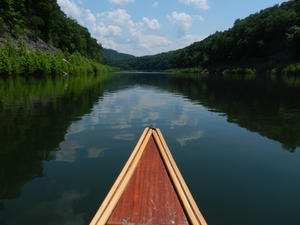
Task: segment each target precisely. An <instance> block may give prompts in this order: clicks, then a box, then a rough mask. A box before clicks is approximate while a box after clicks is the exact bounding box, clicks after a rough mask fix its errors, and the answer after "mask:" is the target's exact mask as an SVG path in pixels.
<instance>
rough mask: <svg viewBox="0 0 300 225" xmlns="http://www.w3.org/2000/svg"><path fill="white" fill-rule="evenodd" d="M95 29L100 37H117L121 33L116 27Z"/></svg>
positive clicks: (109, 26)
mask: <svg viewBox="0 0 300 225" xmlns="http://www.w3.org/2000/svg"><path fill="white" fill-rule="evenodd" d="M96 29H97V30H96V32H98V33H99V35H101V36H111V35H113V36H118V35H120V34H121V33H122V29H121V28H120V27H119V26H116V25H108V26H98V27H97V28H96Z"/></svg>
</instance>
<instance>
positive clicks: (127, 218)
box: [108, 137, 189, 225]
mask: <svg viewBox="0 0 300 225" xmlns="http://www.w3.org/2000/svg"><path fill="white" fill-rule="evenodd" d="M108 223H123V224H126V223H144V224H169V225H173V224H177V225H186V224H189V223H188V220H187V218H186V216H185V213H184V210H183V209H182V206H181V204H180V201H179V199H178V196H177V194H176V192H175V190H174V187H173V185H172V182H171V180H170V178H169V176H168V173H167V171H166V168H165V166H164V163H163V161H162V159H161V156H160V154H159V151H158V149H157V146H156V143H155V141H154V140H153V137H151V138H150V139H149V142H148V144H147V146H146V148H145V151H144V153H143V155H142V157H141V160H140V162H139V163H138V165H137V168H136V170H135V172H134V174H133V176H132V178H131V180H130V181H129V183H128V185H127V187H126V189H125V191H124V192H123V194H122V196H121V198H120V200H119V202H118V203H117V206H116V207H115V209H114V210H113V213H112V214H111V216H110V218H109V220H108Z"/></svg>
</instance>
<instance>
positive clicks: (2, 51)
mask: <svg viewBox="0 0 300 225" xmlns="http://www.w3.org/2000/svg"><path fill="white" fill-rule="evenodd" d="M113 70H114V68H112V67H110V66H107V65H103V64H100V63H98V62H96V61H94V60H92V59H88V58H86V57H84V56H82V55H81V54H80V53H79V52H75V53H73V54H70V53H68V52H63V51H61V50H59V49H58V50H56V51H55V52H48V51H41V50H33V49H29V48H28V47H27V44H26V43H25V41H23V40H20V41H17V42H12V41H10V40H7V41H6V43H5V44H2V45H1V46H0V76H11V75H26V76H27V75H39V76H40V75H70V74H96V73H105V72H111V71H113Z"/></svg>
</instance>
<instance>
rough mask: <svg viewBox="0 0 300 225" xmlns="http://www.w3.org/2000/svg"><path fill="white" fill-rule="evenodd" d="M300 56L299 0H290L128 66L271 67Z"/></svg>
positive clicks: (138, 67) (155, 67) (156, 67)
mask: <svg viewBox="0 0 300 225" xmlns="http://www.w3.org/2000/svg"><path fill="white" fill-rule="evenodd" d="M299 59H300V0H291V1H288V2H285V3H283V4H281V5H275V6H273V7H271V8H267V9H264V10H262V11H260V12H258V13H255V14H253V15H250V16H248V17H246V18H245V19H237V20H236V21H235V22H234V26H233V27H232V28H230V29H228V30H226V31H223V32H216V33H215V34H212V35H210V36H209V37H207V38H206V39H204V40H203V41H200V42H195V43H193V44H192V45H190V46H188V47H186V48H183V49H179V50H177V51H172V52H167V53H161V54H157V55H153V56H143V57H136V58H133V59H129V60H127V63H126V66H125V68H131V69H137V70H165V69H170V68H189V67H198V68H199V67H201V68H223V69H225V68H228V67H229V68H230V67H231V68H239V67H241V68H249V67H250V68H256V69H266V68H268V69H270V68H274V67H277V66H286V65H288V64H292V63H298V62H299ZM297 66H298V65H296V67H297ZM298 67H299V70H300V66H298Z"/></svg>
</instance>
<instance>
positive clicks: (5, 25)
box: [0, 0, 102, 61]
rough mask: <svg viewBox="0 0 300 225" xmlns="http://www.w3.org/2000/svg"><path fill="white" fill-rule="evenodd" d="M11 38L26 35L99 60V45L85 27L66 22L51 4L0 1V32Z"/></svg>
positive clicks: (29, 0) (43, 0)
mask: <svg viewBox="0 0 300 225" xmlns="http://www.w3.org/2000/svg"><path fill="white" fill-rule="evenodd" d="M4 30H9V31H10V32H11V33H13V34H20V33H24V32H26V31H27V32H28V31H30V34H31V35H33V36H35V37H39V38H41V39H42V40H44V41H45V42H47V43H48V44H50V45H52V46H54V47H56V48H59V49H61V50H65V51H68V52H69V53H74V52H76V51H78V52H80V54H82V55H83V56H86V57H89V58H92V59H95V60H97V61H99V60H100V54H99V51H100V50H101V48H102V47H101V45H99V44H98V43H97V41H96V39H94V38H92V37H91V35H90V33H89V32H88V30H87V29H86V28H85V27H82V26H80V25H79V24H78V23H77V22H76V21H75V20H73V19H70V18H68V17H67V16H66V15H65V14H64V13H63V12H62V11H61V9H60V7H59V6H58V4H57V2H56V1H54V0H39V1H33V0H1V2H0V31H2V32H3V31H4Z"/></svg>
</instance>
